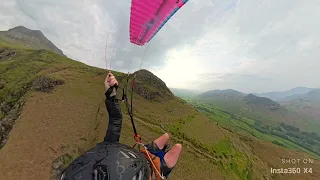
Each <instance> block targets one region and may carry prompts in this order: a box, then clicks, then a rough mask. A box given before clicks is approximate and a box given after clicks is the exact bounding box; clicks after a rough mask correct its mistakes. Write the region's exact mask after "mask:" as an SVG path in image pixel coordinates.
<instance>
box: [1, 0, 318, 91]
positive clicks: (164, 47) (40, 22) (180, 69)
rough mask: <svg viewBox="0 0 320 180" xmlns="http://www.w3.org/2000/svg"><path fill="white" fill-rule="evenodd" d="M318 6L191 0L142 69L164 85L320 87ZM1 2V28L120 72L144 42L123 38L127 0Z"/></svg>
mask: <svg viewBox="0 0 320 180" xmlns="http://www.w3.org/2000/svg"><path fill="white" fill-rule="evenodd" d="M319 5H320V2H319V1H316V0H312V1H308V3H304V2H302V1H299V0H292V1H276V0H270V1H254V0H252V1H239V0H226V1H224V0H216V1H211V0H204V1H201V2H198V1H189V2H188V3H187V4H186V5H185V6H184V7H182V8H181V9H180V10H179V11H178V12H177V13H176V14H175V15H174V16H173V17H172V18H171V19H170V20H169V21H168V23H167V24H166V25H165V26H164V27H163V28H162V29H161V30H160V31H159V33H158V34H157V35H156V36H155V37H154V38H153V39H152V40H151V42H150V47H149V50H148V51H147V54H146V58H145V59H144V61H143V65H142V68H144V69H148V70H149V71H151V72H153V73H154V74H155V75H157V76H158V77H159V78H161V79H162V80H163V81H164V82H165V83H166V84H167V86H168V87H174V88H182V89H199V90H201V91H203V92H204V91H207V90H212V89H235V90H238V91H241V92H245V93H252V92H254V93H262V92H271V91H284V90H289V89H292V88H295V87H299V86H305V87H314V88H320V81H319V80H317V78H316V77H320V74H319V71H318V69H319V68H320V61H319V60H318V57H319V56H320V51H319V50H318V49H319V47H320V33H319V32H320V31H319V30H320V22H318V21H314V20H313V18H310V17H319V16H320V11H318V7H319ZM0 8H1V9H2V10H1V12H0V21H1V22H3V23H2V24H0V30H4V31H5V30H8V29H10V28H13V27H15V26H19V25H22V26H25V27H27V28H30V29H39V30H40V31H42V32H43V33H44V35H45V36H46V37H47V38H48V39H49V40H50V41H52V42H53V43H54V44H55V45H56V46H57V47H58V48H59V49H61V50H62V51H63V52H64V54H65V55H67V56H68V57H70V58H72V59H75V60H78V61H81V62H83V63H86V64H88V65H91V66H95V67H100V68H106V67H107V66H108V68H110V62H111V69H113V70H117V71H122V72H127V71H128V69H129V66H130V63H129V62H130V61H132V64H131V69H130V72H133V71H136V70H138V69H139V66H140V61H141V58H142V56H143V52H144V50H145V48H146V47H145V46H144V47H137V46H135V45H133V44H131V43H130V42H129V16H130V0H125V1H116V2H114V1H111V0H108V1H106V0H92V1H85V0H68V1H62V0H57V1H54V2H52V1H49V0H30V1H23V0H3V3H1V4H0ZM315 19H316V18H315ZM110 29H111V33H109V31H110ZM108 34H110V36H109V40H108V46H107V47H108V48H107V62H108V65H106V60H105V47H106V39H107V36H108ZM113 47H115V48H114V49H115V50H114V51H113Z"/></svg>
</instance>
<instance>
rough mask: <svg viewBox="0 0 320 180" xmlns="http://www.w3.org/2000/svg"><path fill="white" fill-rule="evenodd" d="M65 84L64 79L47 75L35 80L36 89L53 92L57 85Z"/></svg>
mask: <svg viewBox="0 0 320 180" xmlns="http://www.w3.org/2000/svg"><path fill="white" fill-rule="evenodd" d="M62 84H64V81H63V80H55V79H52V78H50V77H47V76H41V77H40V78H38V79H36V80H35V81H34V82H33V88H34V89H35V90H36V91H42V92H51V91H52V90H53V89H54V88H55V87H56V86H58V85H62Z"/></svg>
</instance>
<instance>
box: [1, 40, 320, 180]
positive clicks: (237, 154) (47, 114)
mask: <svg viewBox="0 0 320 180" xmlns="http://www.w3.org/2000/svg"><path fill="white" fill-rule="evenodd" d="M0 49H3V50H5V51H6V52H15V53H14V54H12V55H11V56H6V58H4V59H3V60H1V61H0V74H1V77H0V82H1V88H0V100H1V108H0V109H1V120H0V126H1V128H0V129H1V131H0V137H1V138H0V139H1V150H0V162H1V163H0V179H6V180H11V179H41V180H43V179H50V178H53V177H54V176H55V175H56V173H58V172H59V170H61V168H63V167H65V166H67V165H68V163H70V162H71V160H72V159H74V158H76V157H77V156H78V155H79V154H81V153H83V152H84V151H85V150H86V149H88V148H90V147H92V146H94V144H95V143H97V142H100V141H102V139H103V136H104V134H105V130H106V128H107V124H108V116H107V112H106V110H105V107H104V85H103V82H104V78H105V75H106V72H105V70H103V69H99V68H94V67H90V66H87V65H85V64H83V63H80V62H77V61H74V60H71V59H68V58H67V57H65V56H61V55H58V54H55V53H53V52H51V51H47V50H30V49H23V48H20V47H19V46H16V47H14V46H4V45H3V44H2V45H1V46H0ZM114 74H115V75H116V77H117V78H118V79H119V82H120V88H119V90H118V92H119V93H120V97H121V92H122V88H123V86H124V83H125V80H126V75H125V74H123V73H120V72H114ZM136 77H137V85H136V86H137V88H136V89H135V93H134V101H133V105H134V109H133V113H134V116H135V121H136V122H137V129H138V132H139V133H140V134H141V135H142V137H143V141H144V142H145V143H148V142H151V141H152V140H153V139H155V138H156V137H158V136H160V135H161V134H162V133H164V132H168V133H169V134H170V135H171V143H177V142H179V143H181V144H182V145H183V153H182V156H181V158H180V161H179V162H178V164H177V167H176V169H175V170H174V171H173V172H172V174H171V176H170V179H208V180H211V179H316V177H319V176H320V174H319V173H320V164H319V163H318V162H315V163H314V164H312V167H313V169H314V173H313V174H312V175H306V174H300V175H296V176H282V175H275V174H271V173H270V167H273V168H281V167H289V166H290V165H288V164H281V158H291V159H292V158H297V157H299V158H301V159H302V158H312V157H311V156H310V155H308V154H306V153H303V152H297V151H295V150H290V149H287V148H284V147H280V146H278V145H274V144H272V143H268V142H265V141H261V140H259V139H258V138H254V137H252V138H251V137H250V136H247V135H246V134H239V133H237V132H234V131H233V130H231V129H229V128H228V127H225V126H220V125H217V123H216V121H213V120H211V119H209V118H208V117H207V116H205V115H203V114H202V112H200V111H198V110H197V109H195V108H194V107H193V106H191V105H189V104H187V102H186V101H184V100H182V99H180V98H177V97H175V96H173V95H172V93H171V92H170V90H169V89H168V88H167V87H166V86H165V84H164V83H163V82H162V81H161V80H160V79H158V78H157V77H155V76H154V75H153V74H152V73H150V72H148V71H145V70H143V71H138V72H136ZM122 110H123V113H124V114H125V115H124V123H123V128H122V136H121V142H122V143H126V144H129V145H133V144H134V141H133V137H132V136H133V132H132V128H131V126H130V121H129V118H128V116H127V115H126V114H127V113H126V111H125V107H124V106H123V104H122ZM266 150H267V151H266ZM297 166H299V167H301V168H303V167H305V165H304V164H299V165H297Z"/></svg>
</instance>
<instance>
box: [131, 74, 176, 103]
mask: <svg viewBox="0 0 320 180" xmlns="http://www.w3.org/2000/svg"><path fill="white" fill-rule="evenodd" d="M134 75H135V76H136V84H135V89H134V91H135V92H136V93H137V94H139V95H140V96H142V97H143V98H145V99H147V100H168V99H171V98H174V95H173V94H172V92H171V91H170V89H169V88H168V87H167V86H166V84H165V83H164V82H163V81H162V80H161V79H160V78H158V77H157V76H155V75H154V74H152V73H151V72H149V71H147V70H144V69H143V70H139V71H137V72H135V73H134Z"/></svg>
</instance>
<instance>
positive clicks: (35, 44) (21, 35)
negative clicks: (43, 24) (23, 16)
mask: <svg viewBox="0 0 320 180" xmlns="http://www.w3.org/2000/svg"><path fill="white" fill-rule="evenodd" d="M0 41H1V42H3V43H6V44H11V45H21V46H24V47H26V48H32V49H48V50H51V51H53V52H56V53H58V54H60V55H63V52H62V51H61V50H60V49H59V48H57V47H56V46H55V45H54V44H53V43H52V42H51V41H50V40H48V39H47V38H46V37H45V36H44V35H43V33H42V32H41V31H39V30H31V29H28V28H26V27H23V26H17V27H15V28H12V29H9V30H8V31H0Z"/></svg>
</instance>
